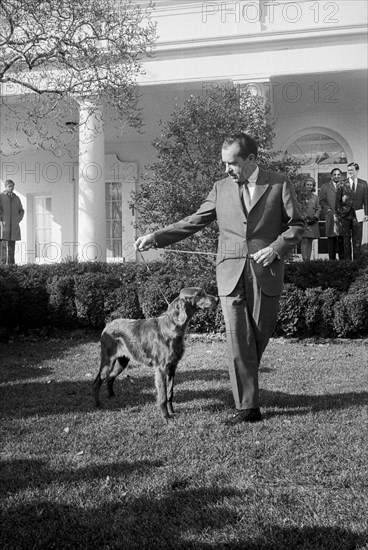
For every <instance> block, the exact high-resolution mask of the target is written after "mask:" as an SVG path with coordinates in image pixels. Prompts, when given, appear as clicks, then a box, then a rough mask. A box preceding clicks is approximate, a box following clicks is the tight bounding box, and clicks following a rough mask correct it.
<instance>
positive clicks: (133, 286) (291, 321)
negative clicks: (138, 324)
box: [0, 259, 368, 338]
mask: <svg viewBox="0 0 368 550" xmlns="http://www.w3.org/2000/svg"><path fill="white" fill-rule="evenodd" d="M192 267H193V263H191V262H188V263H187V264H185V265H184V266H182V267H181V269H178V266H177V265H175V264H174V263H171V262H170V259H169V260H168V261H156V262H151V263H150V264H149V266H148V267H147V265H146V264H141V263H121V264H108V263H102V262H91V263H78V262H63V263H60V264H53V265H42V266H38V265H25V266H4V265H0V326H2V327H6V328H11V327H44V326H51V327H59V328H60V327H62V328H68V329H69V328H78V327H91V328H98V329H101V328H102V327H103V326H104V324H105V323H106V322H107V321H109V320H110V319H114V318H117V317H126V318H132V319H133V318H135V319H136V318H143V317H151V316H157V315H160V314H161V313H162V312H163V311H165V310H166V308H167V304H166V301H165V298H166V299H167V300H168V301H169V302H170V301H171V300H173V299H174V298H175V297H176V296H177V295H178V293H179V291H180V289H181V288H184V287H185V286H199V287H202V288H204V289H205V290H206V291H207V292H209V293H210V294H216V293H217V290H216V281H215V270H214V266H213V265H212V264H209V263H207V264H204V265H203V266H200V267H198V265H197V266H196V268H195V269H192ZM191 330H192V331H195V332H221V331H224V320H223V316H222V312H221V308H220V306H218V309H217V311H216V312H215V313H214V312H199V313H198V314H196V315H195V316H194V318H193V319H192V321H191ZM367 333H368V267H367V266H364V265H362V264H358V263H357V262H345V261H343V262H339V261H336V262H330V261H321V260H318V261H311V262H294V263H289V264H287V265H286V270H285V287H284V291H283V293H282V296H281V300H280V313H279V319H278V323H277V327H276V335H278V336H285V337H300V338H303V337H307V336H321V337H336V336H338V337H358V336H364V335H367Z"/></svg>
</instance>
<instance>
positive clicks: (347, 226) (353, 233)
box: [341, 217, 363, 260]
mask: <svg viewBox="0 0 368 550" xmlns="http://www.w3.org/2000/svg"><path fill="white" fill-rule="evenodd" d="M341 228H342V236H343V239H344V256H345V260H351V259H352V258H353V259H354V260H358V259H359V258H360V256H361V248H362V236H363V222H358V221H357V220H356V218H350V217H349V218H341ZM352 244H353V255H352V254H351V249H352V247H351V245H352Z"/></svg>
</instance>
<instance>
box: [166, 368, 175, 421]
mask: <svg viewBox="0 0 368 550" xmlns="http://www.w3.org/2000/svg"><path fill="white" fill-rule="evenodd" d="M174 380H175V367H171V368H169V373H168V374H167V376H166V386H167V410H168V411H169V414H170V415H171V414H174V408H173V398H174Z"/></svg>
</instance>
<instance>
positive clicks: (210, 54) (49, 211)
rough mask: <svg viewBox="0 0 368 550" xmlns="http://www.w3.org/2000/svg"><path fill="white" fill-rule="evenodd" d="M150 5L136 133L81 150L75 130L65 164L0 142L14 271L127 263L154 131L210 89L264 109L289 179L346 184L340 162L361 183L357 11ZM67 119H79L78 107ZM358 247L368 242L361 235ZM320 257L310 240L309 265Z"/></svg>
mask: <svg viewBox="0 0 368 550" xmlns="http://www.w3.org/2000/svg"><path fill="white" fill-rule="evenodd" d="M155 4H156V8H155V11H154V14H153V17H154V18H155V19H156V20H157V24H158V37H159V38H158V41H157V47H156V52H155V55H154V57H153V58H152V59H149V60H147V61H145V63H144V69H145V74H144V76H142V77H141V80H140V85H141V92H142V98H141V106H142V109H143V119H144V131H143V133H137V132H136V131H135V130H134V129H126V131H125V132H124V133H123V135H120V133H118V132H117V131H116V129H114V128H113V127H112V126H111V127H110V126H106V127H104V128H102V127H101V128H100V131H99V132H96V133H95V134H94V135H93V136H92V138H87V137H86V135H85V134H84V130H83V129H81V130H80V132H77V131H76V132H75V135H74V136H73V139H74V140H75V146H76V147H75V150H76V151H77V153H76V154H75V156H74V157H70V156H68V155H63V154H61V155H60V156H58V157H55V156H54V155H53V154H51V153H49V152H46V151H42V150H37V149H36V148H34V147H32V146H31V145H30V144H29V143H26V142H24V143H23V145H22V147H21V148H18V150H17V151H15V150H14V146H13V145H12V143H11V142H12V139H11V136H9V135H5V134H4V132H2V135H1V140H2V151H3V154H2V156H1V180H2V186H3V185H4V182H5V180H6V179H9V178H10V179H13V180H14V181H15V183H16V189H15V191H16V192H17V194H19V196H20V198H21V200H22V203H23V206H24V208H25V211H26V215H25V217H24V220H23V221H22V223H21V231H22V240H21V241H19V242H18V243H17V250H16V261H17V263H27V262H39V263H44V262H56V261H61V260H65V259H67V258H74V257H78V258H79V259H80V260H95V259H97V260H105V259H107V260H108V261H131V260H135V259H136V257H135V251H134V247H133V243H134V240H135V237H136V229H135V213H134V210H133V209H132V208H131V205H130V199H131V192H132V191H133V190H135V189H137V188H138V187H139V183H140V179H141V178H142V176H143V174H144V173H145V167H146V166H147V165H148V164H150V163H152V162H154V161H155V149H154V148H153V146H152V142H153V140H154V139H155V138H156V137H158V136H159V126H158V121H159V120H168V119H169V118H170V115H171V113H172V112H173V109H174V105H175V104H176V103H178V104H180V103H181V102H183V101H184V100H185V99H186V98H188V97H189V96H190V95H196V94H204V93H206V91H207V90H208V89H209V88H210V87H211V86H213V85H215V84H216V85H221V86H227V85H229V84H231V85H237V86H242V85H243V84H248V85H251V86H252V90H254V93H255V94H258V95H261V96H262V97H264V98H265V101H268V102H269V103H270V105H271V109H272V114H273V116H274V117H275V119H276V126H275V131H276V137H275V140H274V150H275V151H278V152H280V154H281V155H283V156H284V158H285V159H287V158H294V159H297V160H298V161H300V162H301V163H302V167H301V173H303V174H309V175H312V176H314V178H315V179H316V181H317V182H318V188H320V186H321V184H322V183H323V182H325V181H326V180H328V179H329V174H330V172H331V170H332V169H333V168H334V167H337V166H338V167H339V168H340V169H341V170H342V172H343V173H346V166H347V164H348V163H349V162H352V161H354V162H357V163H358V164H359V165H360V172H359V175H360V177H361V178H363V179H367V177H368V155H367V150H368V139H367V135H368V131H367V130H368V120H367V104H368V97H367V89H368V86H367V84H368V80H367V54H368V47H367V46H368V41H367V6H368V4H367V2H366V1H365V0H335V1H332V2H330V1H324V0H319V1H312V0H299V1H297V2H289V1H286V0H278V1H271V0H254V1H247V0H244V1H238V2H208V1H206V0H200V1H199V0H176V1H168V0H156V2H155ZM3 93H4V94H5V95H6V94H8V95H9V94H10V92H9V90H8V91H7V90H6V89H5V90H3ZM12 100H13V101H14V105H16V104H17V98H16V97H14V98H12ZM78 111H79V114H78V116H79V118H80V119H81V118H83V116H84V106H83V103H81V104H80V105H79V106H78ZM98 124H99V122H98V120H97V121H96V125H98ZM196 206H197V205H193V208H195V207H196ZM364 225H367V224H364ZM322 230H323V223H322ZM363 238H364V241H365V242H367V241H368V231H367V227H365V228H364V237H363ZM325 254H326V249H325V245H324V240H323V238H322V239H321V240H320V242H319V243H318V244H317V243H316V246H315V248H314V251H313V257H314V258H317V257H325Z"/></svg>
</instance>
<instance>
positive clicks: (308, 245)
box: [301, 177, 321, 261]
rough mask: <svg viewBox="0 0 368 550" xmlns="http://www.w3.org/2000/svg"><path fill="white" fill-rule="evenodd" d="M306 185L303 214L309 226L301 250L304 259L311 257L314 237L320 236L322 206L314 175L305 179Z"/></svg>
mask: <svg viewBox="0 0 368 550" xmlns="http://www.w3.org/2000/svg"><path fill="white" fill-rule="evenodd" d="M304 187H305V199H304V204H303V215H304V219H305V221H306V224H307V228H306V230H305V232H304V235H303V238H302V242H301V251H302V258H303V261H306V260H310V259H311V255H312V244H313V239H319V238H320V232H319V225H318V220H319V216H320V212H321V207H320V204H319V200H318V197H317V195H315V194H314V191H315V190H316V182H315V181H314V179H313V178H312V177H309V178H307V179H306V180H305V182H304Z"/></svg>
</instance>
